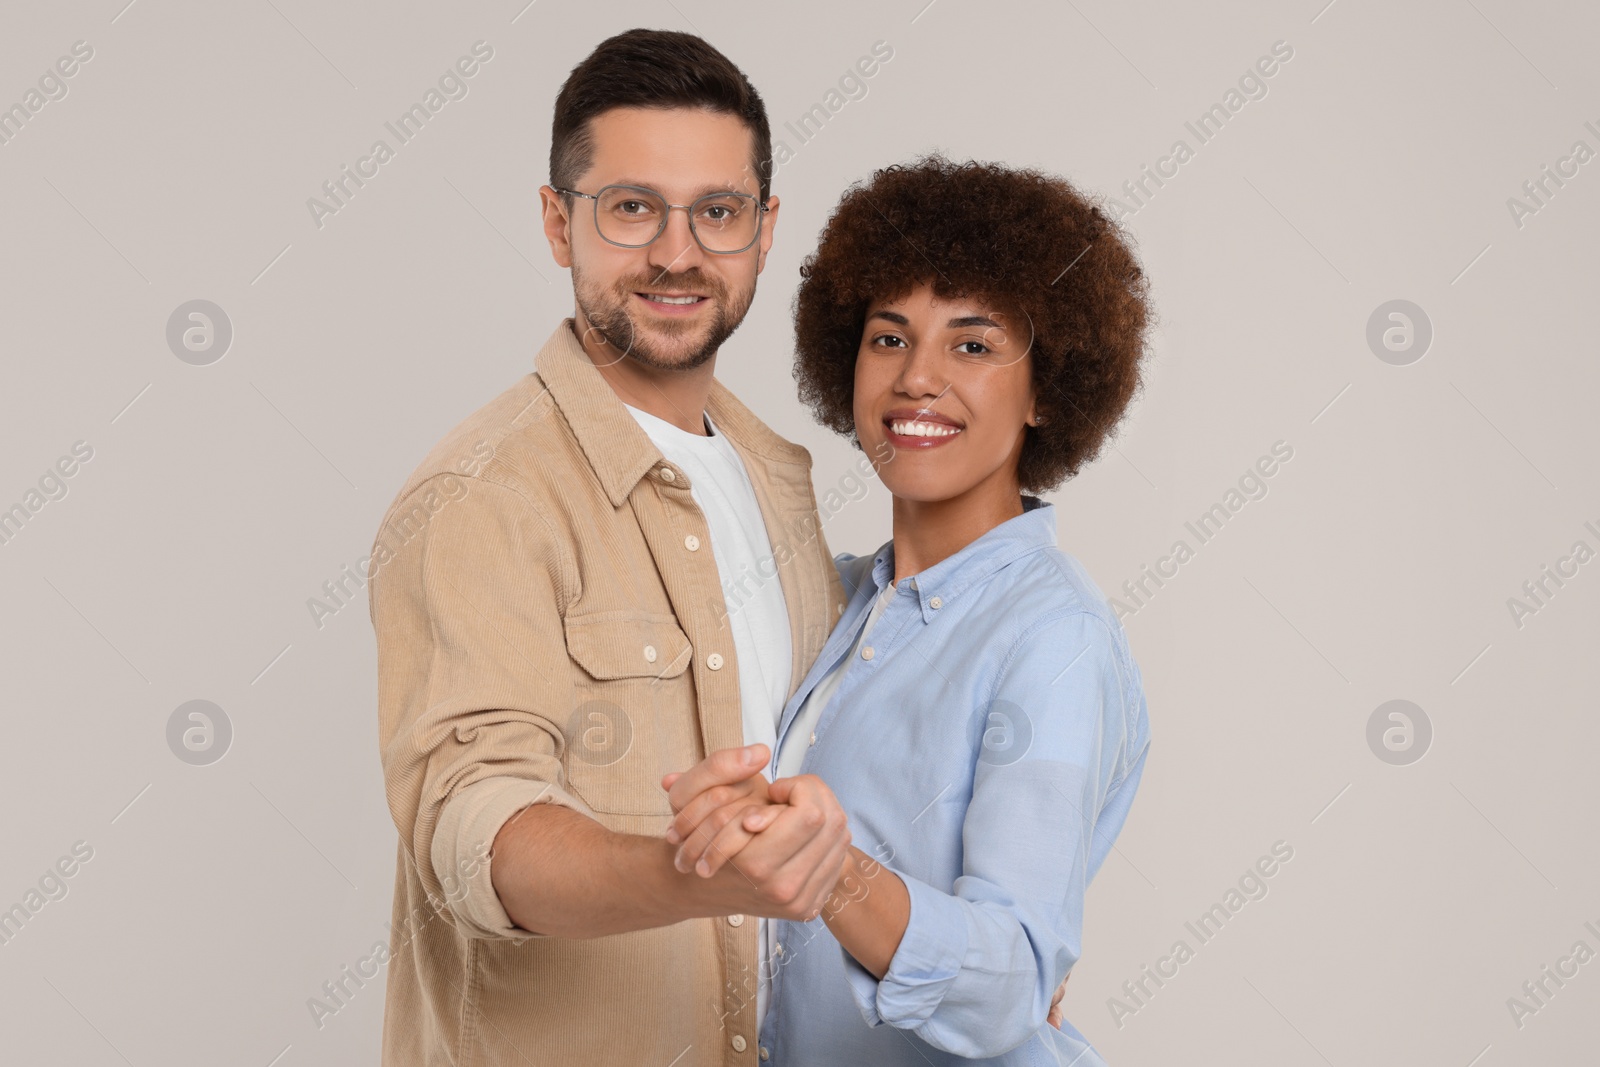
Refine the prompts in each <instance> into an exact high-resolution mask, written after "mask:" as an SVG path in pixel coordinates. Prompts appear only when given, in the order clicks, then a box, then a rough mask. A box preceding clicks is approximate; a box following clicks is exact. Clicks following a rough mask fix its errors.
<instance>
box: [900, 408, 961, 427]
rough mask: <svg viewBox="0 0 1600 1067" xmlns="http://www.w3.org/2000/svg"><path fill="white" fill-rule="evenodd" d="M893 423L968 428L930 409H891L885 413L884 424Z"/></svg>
mask: <svg viewBox="0 0 1600 1067" xmlns="http://www.w3.org/2000/svg"><path fill="white" fill-rule="evenodd" d="M891 422H933V423H938V424H939V425H940V426H954V427H955V428H956V429H958V430H961V429H965V428H966V427H965V425H964V424H963V423H959V422H957V421H956V420H955V419H952V418H951V417H950V416H948V415H941V414H939V412H937V411H933V410H931V409H929V408H891V409H890V410H888V411H886V412H884V415H883V424H884V425H885V426H887V425H889V423H891Z"/></svg>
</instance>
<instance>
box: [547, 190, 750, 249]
mask: <svg viewBox="0 0 1600 1067" xmlns="http://www.w3.org/2000/svg"><path fill="white" fill-rule="evenodd" d="M552 188H555V189H556V192H558V193H564V194H566V195H567V196H581V197H583V198H584V199H585V200H593V201H594V228H595V229H596V230H598V231H599V233H600V236H601V237H603V238H605V239H606V240H607V241H609V242H610V243H611V244H614V245H617V246H619V247H621V248H643V247H644V246H645V245H648V244H650V243H651V242H652V241H654V240H655V239H656V238H657V237H660V236H661V233H662V231H663V230H665V229H666V228H667V214H668V213H669V212H670V211H672V210H673V209H674V208H679V209H682V210H684V211H687V212H688V213H689V232H690V233H692V234H694V239H695V240H696V241H697V242H699V245H700V247H701V248H703V249H705V250H706V251H707V252H712V253H715V254H716V255H719V256H729V255H733V254H734V253H736V252H743V251H744V250H745V249H747V248H749V247H750V246H751V245H753V244H755V243H756V238H758V237H760V236H761V218H762V216H764V215H765V214H766V213H767V211H768V210H769V208H768V207H767V205H766V204H764V203H762V202H761V201H760V200H757V199H756V198H755V197H753V196H750V195H749V194H748V193H731V192H730V193H707V194H706V195H705V196H702V197H700V199H698V200H696V201H695V202H694V203H692V204H669V203H667V198H666V197H664V196H662V195H661V194H660V193H658V192H656V191H655V190H654V189H646V188H644V187H643V186H640V185H607V186H603V187H602V188H601V189H600V191H599V192H598V193H580V192H578V191H577V190H576V189H561V188H556V187H554V186H552Z"/></svg>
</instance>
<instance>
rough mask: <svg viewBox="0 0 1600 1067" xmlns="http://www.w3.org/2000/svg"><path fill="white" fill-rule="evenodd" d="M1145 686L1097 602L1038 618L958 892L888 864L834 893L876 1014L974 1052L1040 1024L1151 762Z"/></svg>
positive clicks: (1015, 666) (1005, 708)
mask: <svg viewBox="0 0 1600 1067" xmlns="http://www.w3.org/2000/svg"><path fill="white" fill-rule="evenodd" d="M1136 685H1137V680H1136V679H1135V678H1132V677H1129V676H1128V674H1127V672H1126V671H1125V669H1124V660H1123V659H1122V657H1121V655H1120V654H1119V651H1118V648H1117V645H1116V643H1115V641H1114V638H1113V635H1112V633H1111V630H1110V628H1109V626H1108V624H1107V623H1106V622H1105V621H1103V620H1101V619H1100V618H1097V617H1096V616H1094V615H1091V614H1087V613H1083V612H1072V613H1063V614H1061V615H1058V616H1055V617H1052V618H1048V619H1045V620H1042V621H1041V622H1039V623H1038V624H1036V625H1034V626H1033V627H1032V628H1031V629H1030V630H1029V631H1028V632H1027V633H1025V634H1024V635H1023V636H1022V637H1021V639H1020V640H1019V641H1018V642H1017V644H1016V645H1015V646H1014V647H1013V648H1012V649H1011V650H1010V651H1009V653H1008V655H1007V659H1006V662H1005V664H1004V665H1003V667H1002V670H1001V675H1000V680H999V684H998V687H997V689H996V691H995V693H994V694H993V698H992V700H991V701H990V702H989V704H988V716H989V718H988V721H987V722H986V723H985V737H986V739H987V738H989V737H990V736H991V731H997V730H998V728H999V727H1002V726H1003V727H1006V728H1008V730H1009V732H1010V737H1011V740H1012V742H1013V743H1012V744H1011V745H1008V746H1007V747H1006V748H1005V749H990V748H984V749H981V750H980V751H978V752H975V753H974V754H973V756H974V761H975V773H974V779H973V790H972V797H971V800H970V802H969V804H968V806H967V810H966V812H965V815H964V817H963V821H962V824H961V827H960V833H961V834H962V856H963V860H962V873H961V876H960V877H958V878H957V879H956V881H955V884H954V887H953V891H952V892H948V893H946V892H943V891H941V890H938V889H935V888H934V887H933V886H931V885H929V884H928V883H926V882H924V881H921V880H919V879H917V878H915V877H912V876H910V875H909V874H906V873H905V872H903V871H892V870H889V869H888V867H884V868H883V869H882V870H881V871H880V872H879V873H878V874H877V875H876V877H875V878H872V879H870V880H864V884H865V885H866V886H867V889H866V891H865V892H864V893H861V892H860V891H859V890H858V891H857V895H858V896H859V899H858V900H853V901H852V900H850V899H849V897H850V893H849V892H848V891H847V892H845V893H840V894H838V895H839V896H840V897H841V898H842V899H843V900H844V901H845V903H844V904H843V906H842V907H840V908H838V913H837V914H836V915H835V916H834V917H833V918H832V919H830V920H828V926H829V928H830V929H831V930H833V931H834V933H835V936H836V937H837V938H838V939H839V942H840V944H841V946H843V947H844V948H845V953H846V955H845V971H846V977H847V979H848V981H849V983H850V987H851V991H852V993H853V994H854V996H855V999H856V1002H857V1006H858V1007H859V1008H860V1009H861V1013H862V1016H863V1018H865V1019H866V1021H867V1022H868V1024H869V1025H873V1026H878V1025H882V1024H884V1023H887V1024H889V1025H891V1026H894V1027H896V1028H898V1029H903V1030H909V1031H911V1032H913V1033H915V1034H917V1036H918V1037H920V1038H922V1039H923V1040H924V1041H927V1042H928V1043H929V1044H931V1045H934V1046H935V1047H937V1048H940V1049H943V1050H945V1051H948V1052H952V1053H955V1054H957V1055H961V1056H967V1057H973V1058H986V1057H992V1056H997V1055H1000V1054H1002V1053H1004V1052H1006V1051H1009V1050H1010V1049H1012V1048H1015V1047H1016V1046H1018V1045H1020V1044H1022V1043H1023V1042H1024V1041H1026V1040H1028V1038H1029V1037H1031V1036H1033V1034H1035V1033H1037V1032H1038V1031H1039V1029H1040V1028H1041V1027H1042V1026H1044V1025H1045V1023H1046V1020H1047V1018H1048V1016H1049V1011H1050V1005H1051V1001H1052V999H1053V994H1054V993H1055V992H1056V990H1057V988H1058V986H1059V984H1060V983H1061V980H1062V978H1063V976H1065V975H1066V973H1067V972H1068V970H1070V969H1071V967H1072V965H1073V964H1074V963H1075V962H1076V961H1077V959H1078V956H1079V953H1080V951H1081V934H1082V921H1083V897H1084V892H1085V890H1086V888H1087V885H1088V882H1089V879H1090V878H1091V877H1093V875H1094V873H1095V868H1096V867H1097V866H1098V863H1099V861H1100V860H1101V859H1103V858H1104V853H1105V850H1106V848H1108V847H1109V843H1110V841H1111V839H1113V838H1114V837H1115V836H1116V834H1117V832H1118V831H1119V830H1120V829H1121V826H1122V823H1123V821H1124V819H1125V818H1126V816H1127V811H1128V806H1129V804H1130V803H1131V801H1132V796H1133V792H1134V790H1135V789H1136V788H1137V786H1138V782H1139V778H1140V776H1141V775H1142V772H1143V767H1144V757H1145V753H1146V751H1147V746H1148V731H1147V727H1146V725H1145V715H1144V704H1143V700H1142V696H1141V695H1139V694H1138V693H1137V691H1136V690H1135V689H1133V688H1131V687H1133V686H1136ZM996 716H1000V719H997V718H996ZM1003 720H1009V721H1003ZM996 736H998V734H996ZM889 787H891V786H888V785H886V788H889ZM891 844H892V842H891ZM1097 845H1098V846H1099V847H1096V846H1097ZM851 856H852V859H853V860H855V861H857V865H858V870H859V860H860V858H861V857H859V856H858V855H857V852H856V850H854V849H852V850H851ZM892 862H893V854H892V853H891V854H890V855H889V856H887V857H886V858H885V863H892ZM868 870H870V868H868ZM861 873H863V874H864V873H866V871H864V870H863V871H861ZM841 887H842V888H846V889H847V890H848V887H843V886H841ZM902 892H903V894H904V896H903V897H902V896H901V893H902ZM830 903H831V902H830ZM825 913H826V912H825ZM852 913H854V914H853V915H852ZM879 922H881V923H883V924H884V925H883V928H881V929H878V930H876V931H873V930H870V929H866V928H869V927H871V926H872V925H873V924H874V923H879ZM858 927H860V928H862V929H858ZM891 944H892V950H890V951H889V955H888V961H887V966H886V967H884V968H883V969H882V970H881V971H880V970H879V969H878V968H879V966H880V965H881V964H882V963H883V961H884V957H883V953H884V951H885V950H886V949H888V948H889V946H890V945H891ZM852 945H854V946H855V947H856V948H859V949H860V951H861V952H862V956H857V955H856V954H855V951H853V950H852V947H851V946H852ZM863 957H865V958H863Z"/></svg>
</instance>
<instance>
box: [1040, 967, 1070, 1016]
mask: <svg viewBox="0 0 1600 1067" xmlns="http://www.w3.org/2000/svg"><path fill="white" fill-rule="evenodd" d="M1071 977H1072V972H1071V971H1068V972H1067V977H1066V978H1063V979H1061V984H1060V985H1059V986H1057V987H1056V995H1055V996H1053V997H1051V998H1050V1014H1049V1016H1047V1018H1046V1021H1047V1022H1049V1023H1050V1025H1051V1026H1053V1027H1055V1028H1056V1029H1057V1030H1059V1029H1061V1019H1062V1014H1061V998H1062V997H1064V996H1066V995H1067V981H1068V980H1069V979H1070V978H1071Z"/></svg>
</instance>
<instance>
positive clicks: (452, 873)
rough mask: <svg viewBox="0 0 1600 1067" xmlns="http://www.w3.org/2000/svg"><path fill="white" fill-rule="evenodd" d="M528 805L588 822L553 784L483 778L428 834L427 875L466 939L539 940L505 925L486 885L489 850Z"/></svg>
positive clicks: (449, 805)
mask: <svg viewBox="0 0 1600 1067" xmlns="http://www.w3.org/2000/svg"><path fill="white" fill-rule="evenodd" d="M532 804H560V805H561V806H562V807H566V808H571V809H573V810H574V811H577V812H580V813H582V814H583V815H586V816H589V817H590V818H593V817H594V813H593V812H592V811H591V810H590V809H589V806H588V805H587V804H585V803H583V801H581V800H579V799H578V798H577V797H575V796H573V795H572V794H571V793H569V792H567V791H566V790H565V789H562V788H561V787H560V786H558V785H556V784H555V783H554V782H535V781H529V780H528V779H526V778H506V777H499V778H484V779H482V780H480V781H477V782H474V783H472V784H471V785H469V786H467V787H466V788H465V789H462V790H461V791H460V792H458V793H456V795H455V796H453V797H451V798H450V799H449V800H448V801H446V802H445V805H444V810H442V811H441V812H440V813H439V823H438V825H437V826H436V827H435V828H434V832H433V845H432V849H431V854H432V858H433V869H434V871H435V873H436V874H437V875H438V877H439V882H440V884H441V886H442V888H443V889H444V893H445V906H446V907H447V908H448V909H449V910H450V914H451V915H452V916H454V917H455V920H456V925H457V927H459V928H460V929H461V931H462V933H464V934H466V935H467V936H469V937H492V938H519V939H520V938H526V937H543V936H545V935H544V934H536V933H533V932H532V931H529V930H524V929H522V928H521V927H520V926H518V925H516V924H515V923H514V922H512V921H511V916H509V915H507V914H506V909H505V906H504V905H502V904H501V903H500V895H499V894H498V893H496V892H495V891H494V882H493V881H492V880H491V879H490V875H489V864H490V849H491V848H493V846H494V839H495V835H496V834H498V833H499V832H500V828H501V827H502V826H504V825H505V824H506V823H507V822H509V821H510V820H511V818H512V816H514V815H516V814H517V813H518V812H519V811H521V810H523V809H524V808H526V807H528V806H529V805H532Z"/></svg>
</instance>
